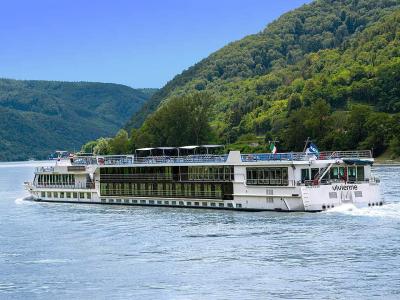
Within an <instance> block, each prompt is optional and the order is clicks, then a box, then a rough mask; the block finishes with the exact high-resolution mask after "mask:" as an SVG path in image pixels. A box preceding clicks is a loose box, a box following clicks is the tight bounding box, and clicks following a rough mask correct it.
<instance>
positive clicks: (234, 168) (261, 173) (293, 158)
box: [25, 146, 383, 212]
mask: <svg viewBox="0 0 400 300" xmlns="http://www.w3.org/2000/svg"><path fill="white" fill-rule="evenodd" d="M200 147H201V146H186V147H181V148H179V149H181V151H179V149H177V150H178V151H177V155H174V156H169V155H167V153H166V152H168V153H171V149H172V148H167V147H163V148H146V149H142V150H149V152H150V153H148V154H147V155H145V156H143V155H137V154H135V155H113V156H92V155H79V154H77V155H75V156H71V157H70V158H61V159H59V160H58V161H55V163H54V166H48V167H38V168H36V170H35V176H34V179H33V181H32V182H26V183H25V186H26V189H27V190H28V191H29V193H30V195H31V196H30V200H34V201H39V202H66V203H86V204H87V203H93V204H107V205H138V206H157V207H186V208H203V209H230V210H245V211H263V210H271V211H287V212H292V211H306V212H318V211H323V210H327V209H331V208H335V207H338V206H340V205H343V204H349V203H350V204H353V205H354V206H356V207H368V206H380V205H382V204H383V199H382V198H381V195H380V192H379V179H377V178H376V177H374V176H373V174H372V172H371V166H372V164H373V162H374V159H373V157H372V155H371V151H332V152H319V153H318V154H312V153H274V154H272V153H265V154H259V153H257V154H242V153H240V152H239V151H230V152H229V153H228V154H223V155H212V154H208V146H205V149H206V150H207V153H203V154H195V153H196V152H194V153H192V154H187V151H186V155H185V154H182V152H185V151H183V149H186V150H187V149H200ZM152 150H153V153H152ZM154 152H157V153H158V154H157V155H154ZM198 152H200V151H198ZM203 152H204V151H203Z"/></svg>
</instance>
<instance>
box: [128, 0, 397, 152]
mask: <svg viewBox="0 0 400 300" xmlns="http://www.w3.org/2000/svg"><path fill="white" fill-rule="evenodd" d="M399 8H400V1H398V0H377V1H366V0H358V1H357V0H351V1H350V0H341V1H332V0H319V1H318V0H317V1H314V2H313V3H311V4H310V5H305V6H303V7H301V8H299V9H297V10H294V11H292V12H289V13H287V14H285V15H283V16H282V17H281V18H279V19H278V20H276V21H275V22H273V23H271V24H269V25H268V26H267V28H266V29H265V30H264V31H262V32H260V33H258V34H255V35H252V36H248V37H246V38H244V39H242V40H240V41H237V42H234V43H231V44H229V45H228V46H226V47H224V48H222V49H221V50H219V51H217V52H216V53H214V54H212V55H210V56H209V57H208V58H206V59H204V60H202V61H201V62H199V63H198V64H196V65H194V66H193V67H191V68H189V69H188V70H186V71H184V72H183V73H182V74H180V75H178V76H176V77H175V78H174V79H173V80H171V81H170V82H169V83H168V84H167V85H166V86H165V87H163V88H162V89H161V90H159V91H158V92H157V93H155V94H154V95H153V97H152V98H151V99H150V100H149V101H148V102H147V103H146V105H145V106H144V107H143V108H142V109H141V110H140V111H138V113H136V114H134V116H133V118H132V119H131V121H130V122H129V123H128V125H127V128H131V127H137V126H140V125H141V127H140V129H139V130H136V131H134V133H133V134H132V137H131V139H132V141H131V145H134V146H148V145H154V146H157V145H178V144H181V143H191V142H194V141H193V138H192V139H188V140H187V141H182V140H181V139H180V137H179V136H180V131H181V130H182V127H181V126H179V125H176V126H175V127H173V128H171V126H172V124H170V123H171V122H170V123H169V125H168V126H166V123H164V124H162V121H160V120H169V119H171V118H173V117H174V116H173V115H168V112H172V111H176V109H174V106H177V107H179V106H181V105H182V104H181V103H182V101H180V100H179V99H180V98H182V97H186V98H187V97H189V98H190V96H189V95H191V94H194V95H196V94H200V95H203V96H198V95H197V96H194V98H199V97H200V98H201V97H206V98H209V99H210V100H209V101H208V102H207V103H208V105H210V103H212V105H210V107H208V108H207V110H208V111H209V113H208V116H209V119H208V120H207V121H208V122H209V125H211V126H209V128H210V131H209V133H208V134H203V137H204V138H203V139H202V140H200V141H198V142H199V143H205V142H210V141H214V142H219V143H226V144H229V143H234V142H236V141H238V142H240V141H243V140H249V139H250V140H251V139H255V138H256V136H257V137H259V138H261V139H262V140H264V139H266V140H268V139H269V138H272V137H277V138H278V139H279V140H280V141H281V143H280V145H279V148H280V149H282V150H299V149H302V147H303V145H304V140H305V138H306V137H307V136H310V137H311V138H313V139H314V140H315V141H316V142H317V143H318V145H320V147H321V148H323V149H333V148H337V149H351V148H372V149H374V151H375V154H380V153H382V152H383V151H385V150H386V149H388V148H391V149H392V150H393V151H394V152H396V151H398V152H397V153H398V154H400V149H399V148H400V141H399V133H400V128H399V127H400V125H399V120H400V118H399V115H398V113H399V112H400V91H399V87H398V86H399V84H398V83H399V81H400V45H399V39H400V28H399V24H400V12H399ZM167 104H168V107H167V106H166V105H167ZM195 107H197V106H196V105H195ZM154 110H156V111H155V113H152V115H151V116H150V117H149V116H148V115H149V114H150V113H151V112H152V111H154ZM144 120H145V121H144ZM143 121H144V123H143V124H142V122H143ZM160 122H161V124H160ZM182 122H183V121H181V124H182ZM160 128H168V131H166V132H165V134H163V133H160ZM174 128H175V130H174ZM174 137H176V138H175V139H174ZM396 149H397V150H396Z"/></svg>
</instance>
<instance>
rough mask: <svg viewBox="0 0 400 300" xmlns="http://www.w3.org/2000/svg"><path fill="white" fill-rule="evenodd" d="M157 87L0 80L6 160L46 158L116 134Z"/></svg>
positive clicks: (1, 153) (1, 144) (1, 155)
mask: <svg viewBox="0 0 400 300" xmlns="http://www.w3.org/2000/svg"><path fill="white" fill-rule="evenodd" d="M154 91H155V89H143V90H140V89H133V88H130V87H128V86H124V85H120V84H112V83H96V82H60V81H39V80H13V79H0V120H1V123H0V160H1V161H4V160H24V159H28V158H38V159H39V158H46V157H47V156H48V154H49V152H50V151H53V150H55V149H68V150H74V149H76V150H79V149H80V146H81V145H82V144H83V143H84V142H85V141H87V140H90V139H95V138H98V137H100V136H111V135H113V134H115V133H116V131H117V130H118V129H119V128H120V127H121V126H123V125H124V124H125V123H126V122H127V120H128V119H129V118H130V116H131V115H132V114H133V113H135V112H136V111H137V110H138V109H140V108H141V106H142V105H143V104H144V103H145V102H146V101H147V100H148V98H149V97H151V95H152V94H153V93H154Z"/></svg>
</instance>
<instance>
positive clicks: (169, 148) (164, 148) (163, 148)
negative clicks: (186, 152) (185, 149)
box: [156, 147, 176, 150]
mask: <svg viewBox="0 0 400 300" xmlns="http://www.w3.org/2000/svg"><path fill="white" fill-rule="evenodd" d="M156 149H158V150H174V149H176V147H157V148H156Z"/></svg>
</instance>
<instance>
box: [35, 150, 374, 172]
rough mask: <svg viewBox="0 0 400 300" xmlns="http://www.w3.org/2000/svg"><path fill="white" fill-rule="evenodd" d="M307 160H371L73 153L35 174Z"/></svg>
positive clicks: (347, 154) (332, 154) (366, 153)
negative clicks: (73, 154) (114, 167)
mask: <svg viewBox="0 0 400 300" xmlns="http://www.w3.org/2000/svg"><path fill="white" fill-rule="evenodd" d="M311 160H313V161H317V162H322V163H332V162H335V161H337V160H355V161H356V160H363V161H368V162H371V163H372V162H373V157H372V153H371V151H370V150H360V151H326V152H320V153H319V155H318V156H317V155H315V154H307V153H304V152H288V153H275V154H272V153H253V154H241V153H240V152H239V151H230V152H229V154H221V155H211V154H198V155H186V156H167V155H161V156H146V157H138V156H135V155H106V156H74V157H73V158H70V159H62V160H60V161H57V162H56V166H46V167H38V168H36V170H35V173H53V172H77V173H81V172H85V171H87V169H86V167H87V166H94V167H95V166H131V165H141V166H145V165H175V164H176V165H191V164H203V165H204V164H216V165H224V164H229V165H238V164H244V165H246V164H248V165H256V164H263V165H268V164H272V165H273V164H284V163H287V164H293V163H300V164H301V163H309V162H310V161H311Z"/></svg>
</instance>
